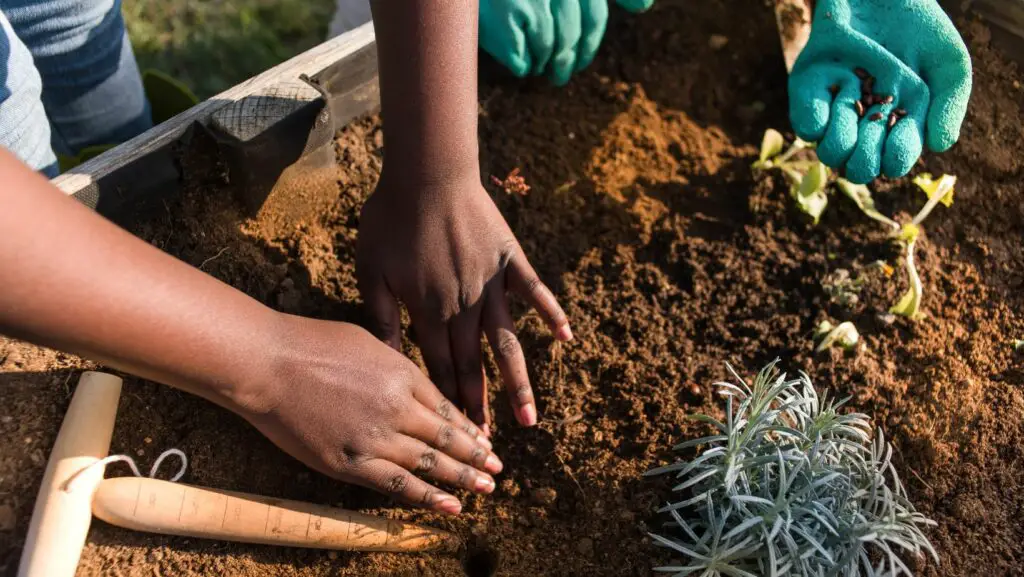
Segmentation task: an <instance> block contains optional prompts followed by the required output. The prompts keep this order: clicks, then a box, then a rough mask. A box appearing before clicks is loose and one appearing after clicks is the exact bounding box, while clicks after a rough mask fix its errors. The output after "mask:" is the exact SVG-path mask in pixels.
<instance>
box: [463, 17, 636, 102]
mask: <svg viewBox="0 0 1024 577" xmlns="http://www.w3.org/2000/svg"><path fill="white" fill-rule="evenodd" d="M653 2H654V0H616V3H617V4H618V5H619V6H621V7H623V8H625V9H626V10H629V11H631V12H642V11H644V10H646V9H648V8H650V6H651V4H652V3H653ZM607 24H608V0H480V46H481V47H482V48H483V49H484V50H485V51H486V52H487V53H488V54H490V55H491V56H493V57H494V58H495V59H496V60H498V61H499V62H501V63H502V64H504V65H505V67H506V68H508V69H509V70H510V71H511V72H512V73H513V74H515V75H516V76H519V77H523V76H526V75H528V74H534V75H540V74H545V73H547V74H548V76H549V77H550V78H551V82H552V83H554V84H555V85H558V86H561V85H564V84H565V83H567V82H569V78H571V77H572V75H573V73H574V72H578V71H580V70H582V69H584V68H586V67H587V66H589V65H590V63H591V62H592V61H593V60H594V56H595V55H596V54H597V49H598V47H599V46H600V45H601V39H602V38H603V37H604V31H605V27H606V25H607Z"/></svg>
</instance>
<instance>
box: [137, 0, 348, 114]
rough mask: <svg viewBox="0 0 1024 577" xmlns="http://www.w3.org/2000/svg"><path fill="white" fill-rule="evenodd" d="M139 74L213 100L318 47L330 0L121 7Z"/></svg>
mask: <svg viewBox="0 0 1024 577" xmlns="http://www.w3.org/2000/svg"><path fill="white" fill-rule="evenodd" d="M123 10H124V16H125V21H126V24H127V26H128V33H129V35H130V36H131V39H132V44H133V46H134V48H135V55H136V58H137V59H138V61H139V67H140V68H142V69H143V70H145V69H147V68H154V69H157V70H160V71H162V72H165V73H167V74H169V75H171V76H172V77H174V78H176V79H178V80H180V81H181V82H183V83H185V85H187V86H188V87H189V88H191V89H192V90H193V91H194V92H195V93H196V95H197V96H198V97H199V98H201V99H204V98H208V97H210V96H213V95H214V94H217V93H218V92H220V91H222V90H225V89H227V88H230V87H231V86H233V85H235V84H237V83H239V82H241V81H243V80H245V79H247V78H249V77H251V76H253V75H255V74H259V73H260V72H262V71H264V70H266V69H268V68H270V67H272V66H274V65H275V64H278V63H280V62H282V61H284V60H286V59H288V58H290V57H292V56H294V55H296V54H299V53H300V52H303V51H305V50H307V49H309V48H312V47H313V46H316V45H317V44H319V43H321V42H323V41H324V39H325V34H326V31H327V24H328V23H329V22H330V19H331V16H332V14H333V12H334V0H124V6H123Z"/></svg>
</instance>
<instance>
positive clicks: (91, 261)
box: [0, 149, 277, 406]
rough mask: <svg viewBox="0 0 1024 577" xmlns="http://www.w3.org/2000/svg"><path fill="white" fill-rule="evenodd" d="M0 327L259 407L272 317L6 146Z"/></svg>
mask: <svg viewBox="0 0 1024 577" xmlns="http://www.w3.org/2000/svg"><path fill="white" fill-rule="evenodd" d="M0 183H2V185H0V206H3V210H0V278H2V279H3V282H2V284H0V332H3V333H5V334H8V335H11V336H14V337H18V338H22V339H25V340H28V341H31V342H35V343H37V344H41V345H45V346H49V347H53V348H57V349H60V350H64V351H68V352H72V353H75V354H79V355H82V356H84V357H88V358H91V359H95V360H98V361H102V362H104V363H108V364H109V365H111V366H113V367H117V368H120V369H123V370H125V371H128V372H131V373H134V374H137V375H140V376H143V377H146V378H149V379H153V380H156V381H159V382H163V383H166V384H169V385H172V386H176V387H179V388H182V389H184V390H187V391H189V392H192V393H195V394H198V395H201V396H204V397H206V398H208V399H210V400H213V401H215V402H218V403H220V404H223V405H231V406H233V405H235V404H237V403H242V404H243V405H245V404H253V403H256V402H257V401H256V399H255V397H253V393H252V391H251V390H247V389H246V388H245V387H246V386H247V384H248V383H247V381H248V379H247V375H252V374H257V372H258V371H259V370H260V369H262V368H266V367H265V366H264V365H265V364H266V363H268V362H270V359H269V358H268V356H267V355H266V354H265V353H266V351H267V350H271V347H269V346H268V344H267V343H265V342H262V341H266V340H267V339H268V338H269V337H268V335H269V334H271V331H270V330H268V328H269V327H268V324H272V323H273V322H274V319H275V318H276V316H277V315H276V314H275V313H273V311H271V310H270V309H268V308H267V307H265V306H263V305H262V304H260V303H258V302H256V301H255V300H253V299H251V298H249V297H247V296H246V295H244V294H243V293H241V292H239V291H237V290H235V289H233V288H231V287H229V286H228V285H226V284H223V283H221V282H219V281H217V280H216V279H214V278H212V277H210V276H208V275H205V274H203V273H202V272H200V271H198V270H196V269H195V268H193V267H191V266H188V265H187V264H185V263H183V262H181V261H179V260H177V259H175V258H173V257H171V256H169V255H167V254H164V253H162V252H160V251H159V250H157V249H155V248H153V247H152V246H150V245H148V244H146V243H145V242H143V241H141V240H139V239H137V238H136V237H134V236H132V235H130V234H129V233H127V232H125V231H123V230H122V229H120V228H118V227H117V226H115V225H113V224H112V223H110V222H108V221H106V220H104V219H103V218H102V217H100V216H98V215H96V214H94V213H93V212H92V211H90V210H89V209H87V208H86V207H84V206H81V205H80V204H79V203H78V202H76V201H74V200H73V199H71V198H68V197H66V196H65V195H63V194H61V193H60V192H59V191H58V190H56V189H55V188H54V187H53V186H51V185H50V183H49V182H48V181H47V180H46V179H45V178H43V177H42V176H40V175H38V174H36V173H34V172H32V171H31V170H29V169H28V168H27V167H25V166H23V165H22V164H21V163H19V162H18V161H17V160H16V159H15V158H14V157H13V156H11V155H10V153H9V152H7V151H6V150H3V149H0Z"/></svg>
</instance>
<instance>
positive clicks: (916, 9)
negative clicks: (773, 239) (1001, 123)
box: [789, 0, 971, 184]
mask: <svg viewBox="0 0 1024 577" xmlns="http://www.w3.org/2000/svg"><path fill="white" fill-rule="evenodd" d="M858 69H860V70H858ZM858 72H859V73H860V76H863V77H864V78H861V77H859V76H858V74H857V73H858ZM872 85H873V86H872ZM865 88H867V89H868V91H867V92H866V93H865V92H864V89H865ZM970 93H971V60H970V56H969V55H968V53H967V47H966V46H965V45H964V42H963V40H962V39H961V38H960V35H959V34H958V33H957V30H956V28H955V27H954V25H953V23H952V22H951V21H950V19H949V17H948V16H946V14H945V13H944V12H943V11H942V9H941V8H940V7H939V5H938V4H937V3H936V2H935V0H818V3H817V7H816V9H815V13H814V21H813V24H812V27H811V36H810V39H809V40H808V43H807V47H806V48H804V51H803V52H802V53H801V54H800V57H799V58H798V59H797V61H796V63H795V65H794V66H793V72H792V74H791V75H790V79H789V94H790V117H791V119H792V122H793V129H794V131H795V132H796V134H797V136H799V137H800V138H802V139H804V140H807V141H811V142H819V145H818V156H819V157H820V158H821V160H822V162H824V163H825V164H827V165H828V166H831V167H833V168H842V167H845V168H846V178H847V179H848V180H850V181H852V182H854V183H858V184H865V183H867V182H870V181H871V180H873V179H875V178H876V177H877V176H879V174H883V175H885V176H888V177H899V176H903V175H905V174H907V172H909V171H910V169H911V168H912V167H913V165H914V163H915V162H916V161H917V159H918V157H919V156H920V155H921V152H922V150H923V145H925V144H927V146H928V148H929V149H931V150H932V151H935V152H943V151H945V150H947V149H948V148H949V147H951V146H953V144H954V143H955V142H956V141H957V139H958V138H959V136H960V125H961V124H962V122H963V120H964V116H965V115H966V113H967V102H968V99H969V97H970ZM889 96H891V97H892V98H891V99H890V98H888V97H889ZM858 101H859V102H860V103H861V105H860V106H862V107H863V113H862V114H858V108H859V106H858V104H857V103H858Z"/></svg>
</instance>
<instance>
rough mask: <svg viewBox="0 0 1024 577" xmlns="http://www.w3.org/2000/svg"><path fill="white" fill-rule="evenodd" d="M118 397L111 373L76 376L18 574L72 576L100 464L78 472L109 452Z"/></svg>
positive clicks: (118, 388) (115, 379)
mask: <svg viewBox="0 0 1024 577" xmlns="http://www.w3.org/2000/svg"><path fill="white" fill-rule="evenodd" d="M120 397H121V379H119V378H118V377H115V376H114V375H108V374H105V373H96V372H91V371H90V372H86V373H83V374H82V377H81V378H80V379H79V381H78V389H77V390H75V396H74V398H72V399H71V405H70V406H69V407H68V412H67V414H66V415H65V416H64V423H63V424H61V427H60V432H59V433H57V441H56V443H54V445H53V451H51V453H50V461H49V463H48V464H47V466H46V473H45V474H44V475H43V483H42V485H41V486H40V487H39V494H38V496H37V497H36V506H35V510H33V512H32V522H31V524H30V525H29V528H28V536H27V537H26V539H25V549H24V552H23V553H22V556H21V565H20V566H19V567H18V576H19V577H73V576H74V574H75V570H76V568H77V567H78V558H79V557H80V556H81V554H82V547H83V546H84V545H85V536H86V534H87V533H88V532H89V523H90V522H91V521H92V510H91V508H90V503H91V502H92V495H93V491H94V490H95V489H96V485H98V484H99V482H100V481H101V480H102V479H103V467H93V468H92V469H89V470H88V471H85V472H84V473H82V474H81V475H78V473H79V472H81V471H82V470H83V469H85V468H86V467H88V466H89V465H92V464H93V463H95V462H96V461H98V460H99V459H102V458H103V457H106V456H107V452H108V451H110V438H111V436H112V435H113V432H114V417H116V416H117V403H118V400H119V399H120ZM76 475H77V477H76ZM72 477H76V478H75V483H74V490H73V491H67V490H65V489H66V486H67V482H68V480H70V479H71V478H72Z"/></svg>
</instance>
